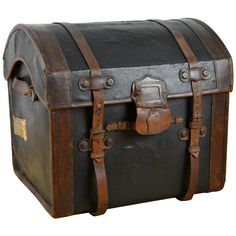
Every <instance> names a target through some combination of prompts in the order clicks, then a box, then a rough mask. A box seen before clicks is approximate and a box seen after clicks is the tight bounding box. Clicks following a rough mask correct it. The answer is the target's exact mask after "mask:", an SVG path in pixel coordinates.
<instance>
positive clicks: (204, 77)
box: [202, 68, 210, 80]
mask: <svg viewBox="0 0 236 236" xmlns="http://www.w3.org/2000/svg"><path fill="white" fill-rule="evenodd" d="M202 78H203V79H204V80H206V79H209V78H210V72H209V71H208V70H207V69H206V68H203V70H202Z"/></svg>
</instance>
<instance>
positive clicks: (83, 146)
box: [79, 138, 90, 152]
mask: <svg viewBox="0 0 236 236" xmlns="http://www.w3.org/2000/svg"><path fill="white" fill-rule="evenodd" d="M79 150H80V151H81V152H87V151H89V150H90V141H89V139H87V138H83V139H81V140H80V142H79Z"/></svg>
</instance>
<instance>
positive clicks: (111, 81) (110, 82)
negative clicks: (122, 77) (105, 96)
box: [106, 78, 114, 87]
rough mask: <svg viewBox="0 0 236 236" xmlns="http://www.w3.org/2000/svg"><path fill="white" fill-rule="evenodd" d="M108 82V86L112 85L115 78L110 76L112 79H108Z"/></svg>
mask: <svg viewBox="0 0 236 236" xmlns="http://www.w3.org/2000/svg"><path fill="white" fill-rule="evenodd" d="M106 83H107V86H109V87H111V86H113V84H114V80H113V79H112V78H110V79H108V80H107V82H106Z"/></svg>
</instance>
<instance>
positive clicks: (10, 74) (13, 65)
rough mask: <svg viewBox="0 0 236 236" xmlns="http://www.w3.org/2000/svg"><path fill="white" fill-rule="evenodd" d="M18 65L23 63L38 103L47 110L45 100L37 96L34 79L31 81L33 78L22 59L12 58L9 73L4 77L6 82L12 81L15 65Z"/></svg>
mask: <svg viewBox="0 0 236 236" xmlns="http://www.w3.org/2000/svg"><path fill="white" fill-rule="evenodd" d="M19 63H23V64H24V66H25V68H26V70H27V72H28V73H29V76H30V79H31V82H32V85H33V87H34V90H35V93H36V94H37V97H38V99H39V100H40V102H41V103H42V104H43V105H44V106H45V107H46V108H48V105H47V104H46V103H45V100H44V99H43V98H42V97H41V96H40V95H39V93H38V92H37V86H36V84H35V81H34V79H33V76H32V74H31V72H30V70H29V67H28V65H27V63H26V62H25V60H24V59H23V58H22V57H15V58H14V60H13V62H12V64H11V67H10V69H9V72H8V74H7V76H6V79H7V80H10V79H13V76H14V72H15V69H17V65H18V64H19Z"/></svg>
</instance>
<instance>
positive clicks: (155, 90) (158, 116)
mask: <svg viewBox="0 0 236 236" xmlns="http://www.w3.org/2000/svg"><path fill="white" fill-rule="evenodd" d="M131 97H132V99H133V101H134V102H135V104H136V111H137V118H136V123H135V129H136V131H137V132H138V133H140V134H142V135H150V134H157V133H161V132H162V131H164V130H166V129H168V128H169V126H170V125H171V123H172V118H171V112H170V109H169V107H168V102H167V90H166V86H165V83H164V81H162V80H160V79H158V78H152V77H151V76H148V75H146V76H145V77H144V78H142V79H138V80H136V81H134V83H133V84H132V94H131Z"/></svg>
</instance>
